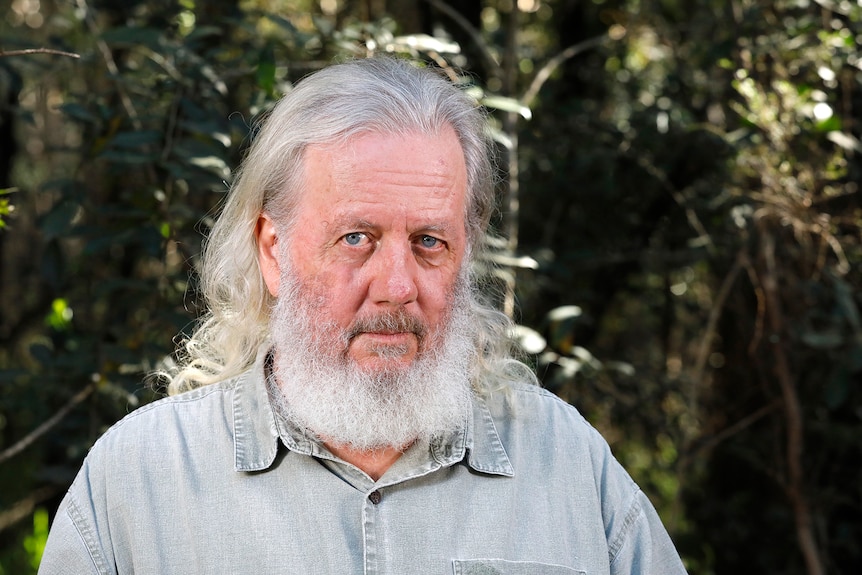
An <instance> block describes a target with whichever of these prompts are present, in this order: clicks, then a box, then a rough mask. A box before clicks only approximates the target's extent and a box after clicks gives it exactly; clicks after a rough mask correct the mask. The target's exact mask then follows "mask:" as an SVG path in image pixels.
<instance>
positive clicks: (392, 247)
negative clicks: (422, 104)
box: [259, 129, 467, 372]
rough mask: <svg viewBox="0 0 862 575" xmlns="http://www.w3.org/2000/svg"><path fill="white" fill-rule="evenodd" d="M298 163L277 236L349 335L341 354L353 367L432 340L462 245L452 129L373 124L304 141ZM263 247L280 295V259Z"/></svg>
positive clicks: (444, 313) (336, 327)
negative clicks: (293, 195) (288, 214)
mask: <svg viewBox="0 0 862 575" xmlns="http://www.w3.org/2000/svg"><path fill="white" fill-rule="evenodd" d="M304 167H305V179H304V183H305V189H304V191H303V192H302V196H301V197H300V199H299V202H298V208H297V213H296V220H295V221H296V224H295V226H294V228H293V230H292V231H291V234H290V237H289V241H288V245H287V248H286V252H287V257H288V258H289V260H290V267H291V272H292V274H293V275H294V276H295V277H296V279H297V281H298V282H299V283H300V284H301V285H302V286H303V287H304V291H307V292H308V295H310V296H311V299H312V302H311V303H312V305H314V307H315V308H316V311H317V317H319V318H320V319H321V320H322V322H323V323H324V324H326V328H325V331H328V332H330V333H341V334H344V335H346V337H347V342H346V343H347V347H346V355H347V357H348V358H349V359H352V360H353V361H354V362H355V363H356V365H357V366H358V367H359V368H360V369H362V370H363V371H367V372H377V371H390V370H395V371H398V370H401V369H404V368H406V367H408V366H410V365H411V364H412V363H413V361H414V359H415V358H416V357H417V355H420V354H421V353H423V352H424V351H426V350H427V347H428V346H429V345H435V344H439V341H436V340H437V338H436V337H432V336H434V335H435V334H438V333H439V332H440V330H442V329H443V327H444V326H445V323H446V321H447V319H448V310H449V307H450V305H451V303H452V302H451V296H452V294H453V291H454V287H455V282H456V279H457V277H458V273H459V270H460V269H461V266H462V263H463V259H464V254H465V250H466V241H467V240H466V230H465V213H466V212H465V209H466V207H465V204H466V189H467V177H466V169H465V165H464V157H463V152H462V150H461V147H460V144H459V142H458V140H457V137H456V136H455V133H454V132H453V131H452V130H451V129H447V130H445V131H443V132H442V133H441V134H440V135H437V136H428V135H423V134H418V133H417V134H411V135H408V136H394V135H381V134H374V133H370V134H365V135H361V136H358V137H356V138H353V139H351V140H349V141H348V142H346V143H343V144H337V145H336V144H334V145H317V146H310V147H309V148H308V149H307V150H306V152H305V165H304ZM266 225H267V223H266V222H264V224H263V227H264V231H263V233H261V235H260V236H259V239H260V240H261V242H262V244H263V245H262V250H263V251H262V254H264V252H265V248H266V246H265V243H266V234H267V231H266ZM278 252H279V250H278V249H274V250H273V255H272V258H273V260H275V262H276V263H277V261H278V259H279V258H278ZM282 257H283V256H282ZM265 259H266V256H265V255H262V262H261V263H262V266H261V267H262V268H263V270H264V276H265V279H266V281H267V285H268V286H269V288H270V291H271V292H272V293H273V294H274V295H278V284H279V282H280V274H279V273H278V271H279V269H280V268H281V267H284V266H281V265H277V266H276V265H272V263H270V264H267V262H266V261H264V260H265ZM383 320H386V321H383Z"/></svg>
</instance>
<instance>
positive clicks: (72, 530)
mask: <svg viewBox="0 0 862 575" xmlns="http://www.w3.org/2000/svg"><path fill="white" fill-rule="evenodd" d="M75 516H77V519H78V521H76V518H75ZM80 520H82V518H81V517H80V516H79V515H78V514H76V513H75V506H74V503H73V502H72V498H71V495H70V494H67V495H66V498H65V499H64V500H63V502H62V503H61V504H60V508H59V509H58V511H57V515H56V517H55V518H54V523H53V524H52V525H51V530H50V533H49V534H48V541H47V542H46V544H45V551H44V552H43V553H42V561H41V562H40V564H39V575H89V574H92V575H109V572H108V570H107V569H105V568H104V566H103V567H102V568H100V567H99V566H97V562H96V560H95V559H94V557H93V554H92V552H91V550H90V548H89V547H88V545H87V542H86V539H85V536H84V533H86V532H87V529H86V528H83V526H82V525H80ZM111 575H112V574H111Z"/></svg>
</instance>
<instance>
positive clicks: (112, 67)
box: [77, 0, 143, 130]
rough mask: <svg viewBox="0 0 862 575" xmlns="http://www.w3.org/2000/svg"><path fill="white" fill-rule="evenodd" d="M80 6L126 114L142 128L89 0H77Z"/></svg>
mask: <svg viewBox="0 0 862 575" xmlns="http://www.w3.org/2000/svg"><path fill="white" fill-rule="evenodd" d="M77 3H78V8H80V9H81V11H82V12H83V13H84V20H85V21H86V23H87V26H88V27H89V28H90V32H91V33H92V34H93V36H94V37H96V38H97V40H96V45H97V46H98V47H99V52H101V53H102V58H103V59H104V60H105V67H106V68H108V72H110V73H111V76H112V77H113V78H114V82H115V83H116V85H117V94H118V95H119V96H120V101H121V102H122V103H123V108H124V109H125V110H126V114H127V115H128V116H129V119H130V120H131V121H132V125H133V126H134V127H135V129H136V130H142V129H143V124H142V123H141V119H140V117H139V116H138V111H137V110H136V109H135V105H134V104H133V103H132V99H131V98H130V97H129V94H128V93H127V92H126V90H125V88H123V85H122V83H121V82H120V69H119V67H118V66H117V62H116V60H114V55H113V54H112V53H111V49H110V48H109V47H108V43H107V42H105V41H104V40H102V39H101V38H100V37H101V31H100V30H99V27H98V25H97V24H96V20H95V18H94V17H93V13H92V11H91V10H90V6H89V5H88V4H87V0H77Z"/></svg>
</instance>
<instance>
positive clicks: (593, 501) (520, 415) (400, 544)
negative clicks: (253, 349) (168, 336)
mask: <svg viewBox="0 0 862 575" xmlns="http://www.w3.org/2000/svg"><path fill="white" fill-rule="evenodd" d="M264 371H265V370H264V365H263V360H260V361H258V363H257V364H256V365H255V366H254V368H253V369H251V370H250V371H248V372H246V373H245V374H243V375H242V376H239V377H237V378H234V379H232V380H229V381H225V382H222V383H218V384H214V385H210V386H206V387H202V388H199V389H197V390H194V391H191V392H188V393H185V394H181V395H177V396H174V397H169V398H165V399H162V400H159V401H157V402H154V403H152V404H149V405H147V406H145V407H142V408H140V409H138V410H137V411H135V412H133V413H131V414H129V415H128V416H126V417H125V418H124V419H123V420H121V421H120V422H119V423H117V424H115V425H114V426H113V427H112V428H111V429H110V430H109V431H108V432H106V433H105V434H104V435H103V436H102V437H101V438H100V439H99V440H98V441H97V442H96V444H95V445H94V446H93V448H92V449H91V451H90V453H89V454H88V456H87V458H86V460H85V462H84V465H83V467H82V469H81V471H80V472H79V474H78V476H77V478H76V479H75V481H74V483H73V485H72V486H71V488H70V489H69V492H68V493H67V495H66V497H65V499H64V500H63V502H62V504H61V506H60V508H59V510H58V512H57V515H56V518H55V520H54V523H53V525H52V528H51V533H50V536H49V538H48V543H47V546H46V548H45V553H44V556H43V560H42V564H41V567H40V570H39V573H40V574H42V575H53V574H61V573H63V574H65V573H68V574H75V575H85V574H91V573H92V574H100V575H101V574H115V573H120V574H131V573H137V574H153V575H155V574H158V575H171V574H182V575H189V574H245V573H248V574H255V575H263V574H269V573H272V574H275V573H281V574H283V573H299V574H302V573H308V574H330V573H331V574H339V575H341V574H345V575H351V574H365V575H372V574H399V575H405V574H420V573H429V574H451V573H454V574H462V575H466V574H480V573H481V574H496V573H500V574H504V573H514V574H526V573H530V574H541V573H548V574H562V573H569V574H571V573H589V574H606V573H615V574H616V573H620V574H621V573H626V574H629V573H653V574H657V575H669V574H670V575H673V574H681V573H685V570H684V568H683V566H682V563H681V561H680V559H679V556H678V555H677V553H676V551H675V549H674V547H673V544H672V543H671V541H670V538H669V537H668V535H667V533H666V531H665V529H664V527H663V526H662V524H661V522H660V521H659V519H658V516H657V514H656V512H655V510H654V508H653V506H652V505H651V504H650V502H649V500H648V499H647V498H646V497H645V496H644V494H643V493H642V492H641V491H640V489H638V487H637V486H636V485H635V483H634V482H633V481H632V480H631V478H630V477H629V476H628V474H626V472H625V471H624V470H623V469H622V467H621V466H620V465H619V464H618V463H617V461H616V460H615V459H614V458H613V456H612V455H611V453H610V450H609V448H608V445H607V443H606V442H605V441H604V440H603V439H602V438H601V436H600V435H599V434H598V433H597V432H596V431H595V430H594V429H593V428H592V427H591V426H590V425H589V424H588V423H587V422H586V421H585V420H584V419H583V418H582V417H581V415H580V414H579V413H578V412H577V411H576V410H575V408H573V407H572V406H571V405H569V404H567V403H565V402H563V401H562V400H560V399H558V398H557V397H555V396H554V395H552V394H550V393H549V392H547V391H545V390H543V389H541V388H540V387H537V386H535V385H531V384H524V385H512V386H510V387H508V388H507V389H505V390H504V391H501V392H494V393H490V392H489V393H487V394H485V395H483V396H481V397H480V396H477V397H475V398H474V400H473V403H472V409H471V413H469V414H465V420H466V424H465V425H464V426H463V429H461V430H459V431H457V432H454V433H452V434H450V435H449V436H447V437H441V438H437V439H435V440H433V441H431V442H424V443H417V444H414V445H413V446H412V447H411V448H409V449H408V450H407V451H406V452H405V453H404V454H403V455H402V456H401V457H400V458H399V459H398V460H397V461H396V462H395V463H394V464H393V466H392V467H390V468H389V470H388V471H387V472H386V473H385V474H384V475H383V476H382V477H381V478H380V479H379V480H377V481H374V480H372V479H371V478H370V477H369V476H368V475H366V474H365V473H363V472H362V471H360V470H359V469H358V468H356V467H354V466H352V465H350V464H348V463H346V462H344V461H342V460H340V459H339V458H338V457H335V456H334V455H332V454H331V453H330V452H329V451H328V450H327V449H326V448H325V447H324V446H323V445H322V444H320V443H319V442H317V441H315V440H313V439H312V438H310V437H308V436H306V435H305V434H303V433H302V432H300V431H299V430H297V429H296V428H294V427H293V426H292V425H290V423H289V422H288V421H286V420H285V419H284V418H283V417H282V416H281V415H280V411H279V410H277V409H275V408H274V407H273V402H272V401H271V400H270V397H269V393H268V391H267V385H266V381H265V375H264Z"/></svg>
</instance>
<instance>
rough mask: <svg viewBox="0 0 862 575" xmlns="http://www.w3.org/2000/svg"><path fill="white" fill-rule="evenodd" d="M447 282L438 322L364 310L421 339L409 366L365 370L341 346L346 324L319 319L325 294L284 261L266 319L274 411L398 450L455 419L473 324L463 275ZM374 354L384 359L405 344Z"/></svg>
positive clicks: (466, 396)
mask: <svg viewBox="0 0 862 575" xmlns="http://www.w3.org/2000/svg"><path fill="white" fill-rule="evenodd" d="M454 291H455V293H454V294H453V296H452V308H451V312H450V314H449V316H448V318H445V319H444V320H443V321H442V322H441V323H442V325H441V326H440V327H438V328H436V329H434V328H428V327H427V326H422V325H415V324H411V323H410V319H412V318H408V317H405V316H406V314H405V313H404V312H403V310H402V311H401V312H400V313H394V314H389V315H388V316H386V315H384V316H383V317H382V318H381V317H377V318H364V319H366V320H370V321H371V322H372V323H373V322H374V321H380V322H382V323H380V324H377V325H383V324H386V325H392V322H395V325H399V326H402V327H404V328H405V329H411V330H415V331H416V332H417V337H418V338H419V348H418V349H419V351H418V352H417V355H416V357H415V359H414V360H413V362H412V363H411V364H410V365H409V366H407V367H397V366H395V367H392V368H383V369H379V370H374V371H370V370H363V369H362V368H360V367H359V366H358V365H357V364H356V362H355V361H354V360H353V359H351V358H350V356H349V355H348V346H349V344H350V339H351V335H352V334H351V329H349V328H348V329H341V328H339V327H337V326H335V325H334V324H333V323H332V322H331V321H327V320H326V319H325V313H326V309H325V307H326V296H325V295H324V294H317V293H314V292H315V290H314V289H313V288H312V289H308V288H307V287H306V286H304V285H299V282H298V280H297V279H296V278H295V277H293V275H292V273H291V271H290V270H285V271H284V273H282V277H281V283H280V286H279V297H278V301H277V303H276V306H275V308H274V310H273V314H272V319H271V321H270V328H271V333H272V340H273V343H274V349H275V357H274V363H273V366H274V373H275V377H276V381H277V382H278V386H279V389H280V391H281V397H280V398H278V399H280V403H281V405H280V406H279V407H280V408H281V410H282V413H283V414H284V415H285V416H286V417H287V418H288V420H289V421H291V423H293V424H294V425H296V426H297V427H298V428H299V429H301V430H303V431H304V432H305V433H309V434H311V435H313V436H315V437H317V438H318V439H319V440H322V441H324V442H326V443H330V444H332V445H337V446H340V447H347V448H350V449H354V450H359V451H365V452H369V451H375V450H379V449H382V448H387V447H388V448H396V449H401V450H403V449H406V448H407V447H409V446H410V445H411V444H412V443H413V442H415V441H417V440H430V439H431V438H432V437H434V436H436V435H440V434H444V433H449V432H452V431H455V430H457V429H459V428H462V427H463V426H464V424H465V420H466V418H467V417H468V413H469V408H470V401H471V397H472V391H471V384H470V382H471V373H472V369H473V368H474V366H475V365H476V360H475V358H476V355H477V351H476V346H475V339H474V337H473V334H474V333H475V329H476V328H475V325H474V322H473V321H472V319H471V315H470V312H469V309H470V298H471V297H472V294H471V293H470V288H469V287H468V285H467V281H466V279H459V281H458V286H457V287H456V288H455V290H454ZM351 327H354V326H351ZM377 353H378V356H379V357H380V358H381V359H385V358H387V357H397V356H398V355H400V354H402V353H403V350H401V349H398V348H392V349H387V348H383V349H380V350H378V351H377ZM393 365H396V364H395V362H393Z"/></svg>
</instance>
